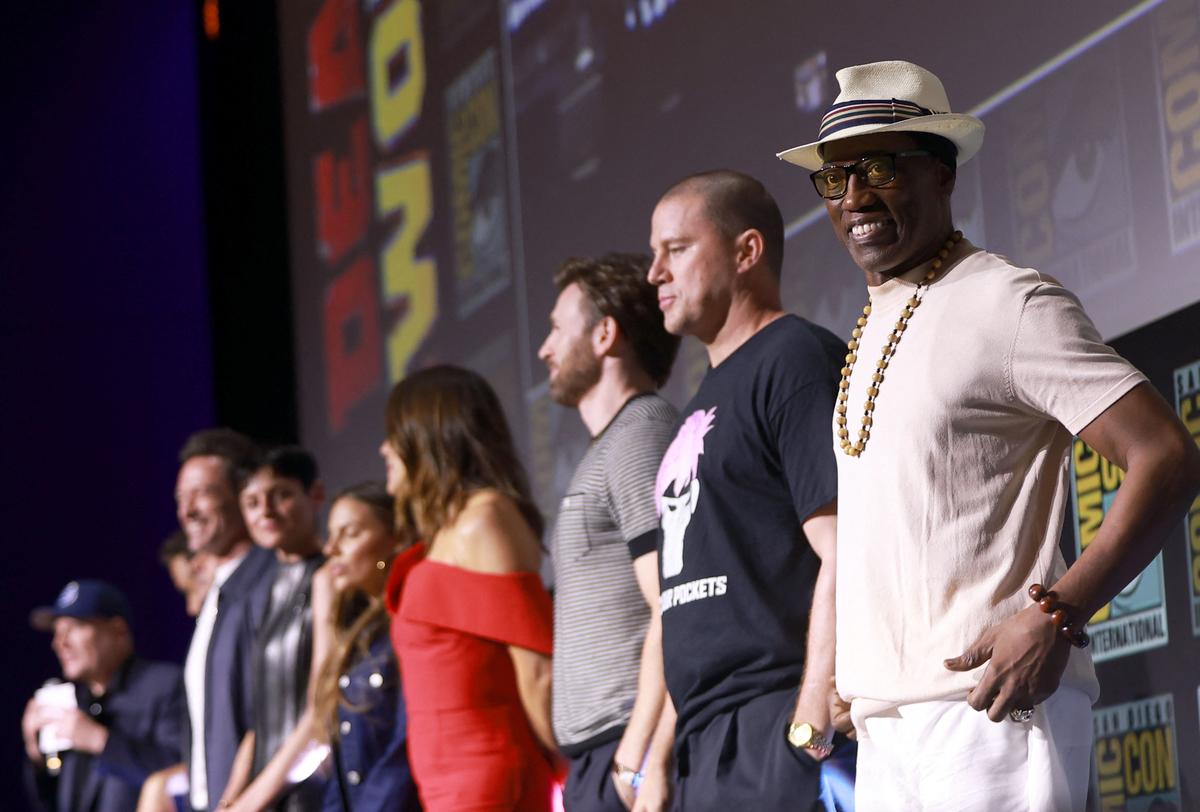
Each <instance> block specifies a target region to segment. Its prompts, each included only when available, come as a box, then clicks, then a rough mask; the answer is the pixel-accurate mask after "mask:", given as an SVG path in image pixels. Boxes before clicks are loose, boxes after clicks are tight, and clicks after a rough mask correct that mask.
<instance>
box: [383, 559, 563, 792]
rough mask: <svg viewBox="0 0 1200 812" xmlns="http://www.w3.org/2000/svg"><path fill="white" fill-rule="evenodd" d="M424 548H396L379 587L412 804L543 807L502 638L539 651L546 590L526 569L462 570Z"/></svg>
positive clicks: (546, 784)
mask: <svg viewBox="0 0 1200 812" xmlns="http://www.w3.org/2000/svg"><path fill="white" fill-rule="evenodd" d="M424 555H425V548H424V546H423V545H414V546H413V547H412V548H410V549H408V550H406V551H405V552H403V553H401V554H400V555H399V556H398V557H397V558H396V561H395V563H394V564H393V565H392V573H391V576H390V579H389V581H388V590H387V599H388V609H389V611H391V613H392V644H393V645H394V646H395V647H396V656H397V658H398V659H399V661H400V672H401V683H402V684H403V686H404V700H405V703H406V705H407V707H408V740H409V745H408V747H409V749H408V757H409V762H410V763H411V765H412V770H413V777H414V778H416V782H417V789H418V791H419V793H420V795H421V803H422V804H423V806H424V807H425V809H426V810H427V812H450V811H451V810H452V811H453V812H465V811H466V810H472V811H474V810H480V811H481V812H482V810H489V812H490V811H491V810H496V811H497V812H499V810H520V812H526V810H528V812H544V811H545V810H548V809H549V808H550V793H551V786H552V782H553V779H554V774H553V770H552V768H551V765H550V763H549V762H548V761H547V759H546V757H545V756H544V755H543V753H542V750H541V748H540V747H539V746H538V744H537V739H536V738H535V736H534V734H533V731H532V729H531V728H530V726H529V720H528V718H527V717H526V715H525V710H524V708H523V707H522V705H521V698H520V695H519V694H518V693H517V682H516V674H515V672H514V671H513V665H512V659H511V658H510V656H509V653H508V646H510V645H515V646H520V647H522V648H527V649H530V650H532V651H537V652H541V653H542V654H545V655H547V656H549V654H550V649H551V639H552V631H551V629H552V625H551V608H550V597H549V595H547V593H546V589H545V587H543V586H542V581H541V578H539V577H538V575H537V574H536V573H532V572H517V573H507V574H501V575H497V574H489V573H481V572H472V571H471V570H465V569H462V568H461V567H456V566H453V565H450V564H443V563H441V562H438V561H428V560H425V558H424Z"/></svg>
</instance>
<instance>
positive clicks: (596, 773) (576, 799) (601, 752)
mask: <svg viewBox="0 0 1200 812" xmlns="http://www.w3.org/2000/svg"><path fill="white" fill-rule="evenodd" d="M620 743H621V741H620V739H614V740H613V741H611V742H609V743H608V744H602V745H600V746H599V747H594V748H592V749H591V750H587V751H585V752H583V753H581V754H580V755H578V756H576V757H574V758H572V759H571V764H570V767H569V768H568V770H567V785H566V786H565V787H563V809H564V810H566V812H625V805H624V804H622V803H621V799H620V798H619V797H617V788H616V787H615V786H614V785H613V779H612V760H613V755H614V754H616V752H617V745H619V744H620ZM629 766H631V767H635V768H636V767H638V766H640V765H633V764H631V765H629Z"/></svg>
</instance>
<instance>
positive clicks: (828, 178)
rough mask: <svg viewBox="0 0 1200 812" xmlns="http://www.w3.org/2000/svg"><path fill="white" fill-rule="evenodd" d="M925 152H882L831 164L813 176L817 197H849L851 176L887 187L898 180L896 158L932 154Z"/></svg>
mask: <svg viewBox="0 0 1200 812" xmlns="http://www.w3.org/2000/svg"><path fill="white" fill-rule="evenodd" d="M929 154H930V153H929V152H927V151H926V150H923V149H911V150H908V151H906V152H892V153H882V154H880V155H868V156H867V157H865V158H859V159H858V160H857V161H847V162H846V163H836V164H829V165H828V166H823V167H821V168H820V169H818V170H817V171H816V172H813V173H812V174H811V175H809V178H811V179H812V183H813V187H814V188H815V189H816V190H817V194H819V195H820V196H821V197H823V198H825V199H826V200H837V199H838V198H840V197H843V196H844V195H845V194H846V189H848V188H849V186H850V173H851V172H853V173H854V174H855V175H858V177H859V180H861V181H863V182H864V183H865V184H867V185H868V186H871V187H877V186H887V185H888V184H889V183H891V182H892V181H894V180H895V179H896V159H897V158H908V157H912V156H916V155H929Z"/></svg>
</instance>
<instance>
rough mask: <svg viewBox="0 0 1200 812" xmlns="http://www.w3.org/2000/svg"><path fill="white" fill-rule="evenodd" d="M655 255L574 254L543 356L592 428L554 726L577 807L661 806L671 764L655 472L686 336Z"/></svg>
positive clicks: (573, 497)
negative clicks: (655, 273) (668, 320)
mask: <svg viewBox="0 0 1200 812" xmlns="http://www.w3.org/2000/svg"><path fill="white" fill-rule="evenodd" d="M648 268H649V257H641V256H636V255H626V254H608V255H606V256H603V257H600V258H598V259H571V260H568V261H567V262H565V263H564V264H563V266H562V267H561V268H559V270H558V272H557V273H556V274H555V277H554V281H555V284H556V285H557V286H558V289H559V295H558V300H557V302H556V303H555V305H554V310H553V311H552V312H551V314H550V334H549V335H548V336H547V337H546V340H545V341H544V342H543V343H542V346H541V349H540V350H539V351H538V357H540V358H541V359H542V361H544V362H545V364H546V366H547V367H548V368H549V371H550V394H551V396H552V397H553V398H554V399H555V400H556V401H558V402H559V403H561V404H563V405H564V406H570V407H574V408H577V409H579V414H580V417H581V418H582V419H583V422H584V424H585V425H586V426H587V429H588V432H589V433H590V434H591V436H592V441H591V443H590V444H589V446H588V449H587V453H586V454H584V457H583V460H582V461H580V463H579V466H578V468H576V469H575V474H574V476H573V477H572V478H571V483H570V485H569V487H568V488H567V493H566V495H565V496H564V497H563V500H562V503H561V505H560V509H559V514H558V518H557V521H556V522H555V526H554V534H553V540H552V547H551V553H552V556H553V561H554V575H555V604H554V683H553V685H554V688H553V722H554V734H555V737H556V738H557V740H558V743H559V746H560V747H561V748H562V750H563V752H564V753H565V754H566V755H567V756H568V758H569V759H570V771H569V773H568V777H567V785H566V788H565V790H564V794H563V796H564V797H563V800H564V802H565V805H566V809H567V810H568V812H592V810H596V811H597V812H599V810H613V812H620V810H622V809H627V808H632V807H633V805H634V803H635V791H636V800H637V802H638V808H639V809H643V808H644V809H647V810H656V809H662V808H663V807H664V806H665V803H666V800H667V797H668V795H669V792H670V785H669V779H668V776H667V775H666V774H665V773H664V772H663V771H662V770H659V771H657V772H654V771H652V772H651V773H650V774H647V775H644V776H643V774H642V763H643V761H644V760H645V756H646V752H647V749H648V747H649V745H650V741H651V738H652V737H653V734H654V731H655V728H656V726H657V725H658V721H659V717H660V715H661V713H662V708H663V698H664V696H665V694H666V686H665V683H664V680H663V664H662V663H663V660H662V626H661V623H660V619H659V611H658V553H657V533H658V524H659V522H658V516H657V513H656V510H655V506H654V477H655V475H656V473H657V471H658V466H659V462H660V460H661V459H662V454H663V451H664V450H665V449H666V447H667V444H668V443H669V442H670V440H671V436H672V433H673V430H674V427H675V422H676V420H677V418H678V413H677V412H676V411H675V409H674V408H673V407H672V406H671V405H670V404H669V403H667V402H666V401H665V400H663V399H662V398H661V397H659V396H658V395H657V394H656V391H657V389H658V388H659V387H660V386H662V384H663V383H664V382H665V381H666V380H667V376H668V375H669V374H670V372H671V364H672V363H673V361H674V359H675V353H676V350H677V349H678V347H679V339H678V337H676V336H672V335H671V334H669V333H668V332H667V331H666V329H665V328H664V327H663V318H662V311H661V310H660V309H659V307H658V297H657V294H656V292H655V289H654V287H653V286H652V285H650V284H649V282H647V281H646V271H647V269H648Z"/></svg>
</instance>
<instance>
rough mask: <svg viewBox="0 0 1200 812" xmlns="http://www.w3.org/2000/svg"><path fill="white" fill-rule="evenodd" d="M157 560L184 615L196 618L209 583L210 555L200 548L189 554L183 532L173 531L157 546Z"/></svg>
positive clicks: (210, 574)
mask: <svg viewBox="0 0 1200 812" xmlns="http://www.w3.org/2000/svg"><path fill="white" fill-rule="evenodd" d="M158 560H159V562H160V563H162V565H163V567H165V568H166V570H167V575H168V576H170V578H171V583H172V584H174V586H175V589H176V590H178V592H179V594H181V595H183V600H184V606H185V608H186V610H187V613H188V617H196V615H198V614H200V607H201V606H202V605H203V604H204V596H205V595H207V594H208V587H209V585H210V584H211V583H212V570H213V567H212V556H211V555H210V554H209V553H206V552H203V551H201V552H197V553H193V552H192V551H191V550H189V549H188V541H187V534H186V533H184V532H183V531H182V530H176V531H174V532H173V533H171V535H169V536H167V538H166V540H165V541H163V543H162V545H161V546H160V547H159V548H158Z"/></svg>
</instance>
